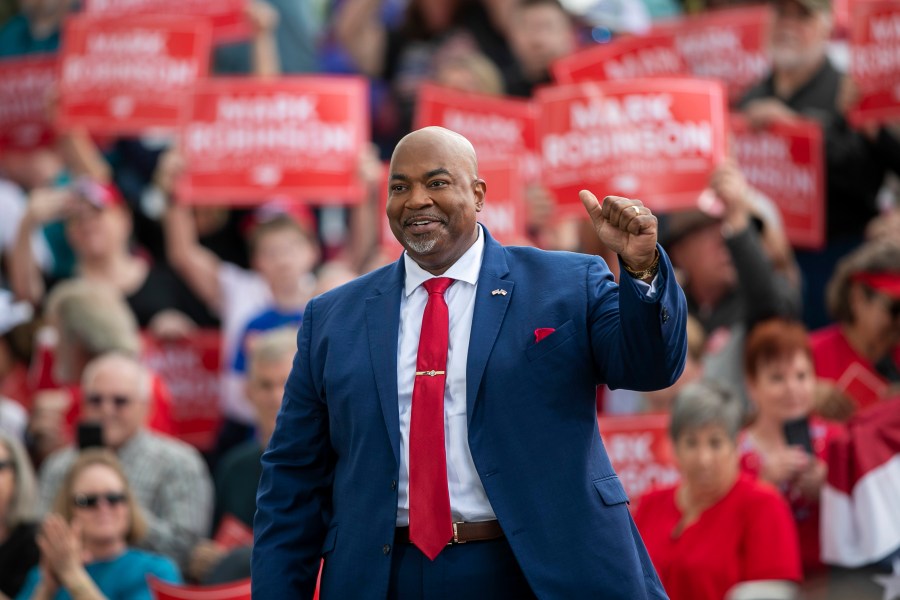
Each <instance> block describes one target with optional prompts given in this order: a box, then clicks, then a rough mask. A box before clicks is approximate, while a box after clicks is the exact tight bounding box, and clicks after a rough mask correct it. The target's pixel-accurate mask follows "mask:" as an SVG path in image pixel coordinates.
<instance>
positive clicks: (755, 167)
mask: <svg viewBox="0 0 900 600" xmlns="http://www.w3.org/2000/svg"><path fill="white" fill-rule="evenodd" d="M731 130H732V133H733V135H734V149H735V156H736V158H737V161H738V164H740V166H741V171H742V172H743V173H744V177H746V178H747V181H748V182H749V183H750V184H751V185H752V186H753V187H755V188H756V189H758V190H759V191H761V192H762V193H763V194H765V195H766V196H768V197H769V198H770V199H771V200H772V201H773V202H774V203H775V205H776V206H778V210H779V211H780V212H781V217H782V219H783V220H784V229H785V234H786V235H787V238H788V240H790V242H791V244H793V245H794V246H798V247H801V248H821V247H822V245H823V244H824V243H825V158H824V148H823V142H822V129H821V127H820V126H819V124H818V123H817V122H815V121H807V120H803V121H799V120H798V121H796V122H794V123H776V124H773V125H771V126H769V127H768V128H766V129H763V130H753V129H751V128H750V125H749V124H748V123H747V121H746V119H744V118H743V117H741V116H740V115H735V114H733V115H731Z"/></svg>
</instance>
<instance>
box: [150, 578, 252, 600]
mask: <svg viewBox="0 0 900 600" xmlns="http://www.w3.org/2000/svg"><path fill="white" fill-rule="evenodd" d="M147 584H148V585H149V586H150V592H151V593H152V594H153V597H154V598H155V599H156V600H250V580H249V579H242V580H240V581H235V582H232V583H225V584H222V585H179V584H174V583H168V582H165V581H162V580H160V579H157V578H156V577H147Z"/></svg>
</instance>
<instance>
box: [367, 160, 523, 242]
mask: <svg viewBox="0 0 900 600" xmlns="http://www.w3.org/2000/svg"><path fill="white" fill-rule="evenodd" d="M519 173H520V166H519V165H516V164H514V163H509V162H505V161H496V160H495V161H485V162H480V163H479V165H478V176H479V177H481V179H484V181H485V183H486V184H487V195H486V196H485V200H484V208H482V210H481V212H480V213H478V215H477V217H476V218H477V219H478V222H479V223H482V224H483V225H484V226H485V227H487V229H488V231H490V232H491V236H492V237H493V238H494V239H495V240H497V241H498V242H500V243H501V244H506V245H513V246H522V245H528V244H529V242H528V237H527V234H526V231H525V199H524V194H525V184H524V183H523V181H522V177H521V176H520V175H519ZM389 176H390V175H389V173H388V167H385V183H384V185H383V186H382V189H383V190H385V191H384V192H383V193H382V195H381V207H380V209H381V210H380V223H381V226H380V232H381V233H380V235H381V250H382V252H384V254H385V255H386V256H388V257H390V258H391V259H396V258H398V257H399V256H400V254H402V253H403V246H402V245H401V244H400V242H398V241H397V238H396V237H395V236H394V233H393V232H392V231H391V225H390V222H389V221H388V217H387V200H388V194H389V193H390V192H389V183H390V182H389V181H388V177H389Z"/></svg>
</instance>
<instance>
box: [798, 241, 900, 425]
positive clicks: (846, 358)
mask: <svg viewBox="0 0 900 600" xmlns="http://www.w3.org/2000/svg"><path fill="white" fill-rule="evenodd" d="M826 300H827V304H828V310H829V312H830V313H831V316H832V317H833V318H834V319H835V321H837V323H836V324H835V325H832V326H830V327H826V328H824V329H820V330H818V331H815V332H813V334H812V335H811V336H810V341H811V343H812V351H813V362H814V363H815V366H816V374H817V375H818V376H819V377H820V378H821V379H825V380H827V381H831V382H834V383H835V385H836V386H837V387H838V388H839V389H840V391H841V392H843V393H844V394H845V395H847V396H848V397H849V398H850V399H851V400H852V401H853V403H854V405H855V406H854V407H855V408H856V409H864V408H866V407H867V406H870V405H872V404H875V403H877V402H880V401H882V400H886V399H888V398H893V397H898V396H900V245H898V244H897V243H896V242H890V241H887V240H884V241H873V242H869V243H867V244H864V245H863V246H861V247H859V248H858V249H857V250H855V251H854V252H852V253H850V254H849V255H847V256H846V257H845V258H844V259H843V260H841V262H839V263H838V266H837V268H836V269H835V272H834V275H833V276H832V278H831V281H830V282H829V283H828V290H827V298H826Z"/></svg>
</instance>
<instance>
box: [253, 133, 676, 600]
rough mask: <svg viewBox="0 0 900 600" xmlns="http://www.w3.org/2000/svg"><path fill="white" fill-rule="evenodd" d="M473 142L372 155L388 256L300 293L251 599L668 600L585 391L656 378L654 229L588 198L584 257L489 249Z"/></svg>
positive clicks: (410, 145)
mask: <svg viewBox="0 0 900 600" xmlns="http://www.w3.org/2000/svg"><path fill="white" fill-rule="evenodd" d="M486 190H487V183H486V182H485V181H484V180H482V179H480V178H479V177H478V163H477V159H476V155H475V151H474V148H473V147H472V145H471V143H470V142H469V141H468V140H467V139H466V138H464V137H463V136H461V135H459V134H457V133H454V132H452V131H449V130H447V129H443V128H440V127H427V128H425V129H420V130H418V131H415V132H413V133H410V134H409V135H407V136H406V137H405V138H403V140H402V141H401V142H400V143H399V144H398V145H397V147H396V149H395V150H394V154H393V157H392V159H391V166H390V184H389V198H388V201H387V210H386V212H387V215H388V220H389V222H390V226H391V230H392V232H393V233H394V236H395V237H396V238H397V239H398V241H400V243H401V244H402V245H403V246H404V248H405V250H406V251H405V253H404V255H403V256H402V257H401V258H400V259H399V260H398V261H397V262H395V263H394V264H392V265H388V266H386V267H383V268H381V269H379V270H377V271H374V272H372V273H370V274H368V275H365V276H363V277H361V278H359V279H357V280H355V281H353V282H351V283H349V284H347V285H344V286H341V287H339V288H337V289H335V290H332V291H331V292H329V293H327V294H324V295H322V296H318V297H316V298H314V299H313V300H311V301H310V302H309V303H308V304H307V307H306V311H305V314H304V317H303V325H302V327H301V333H300V336H299V338H298V353H297V356H296V358H295V360H294V368H293V370H292V372H291V376H290V378H289V379H288V382H287V386H286V388H285V398H284V402H283V406H282V410H281V413H280V414H279V417H278V422H277V424H276V426H275V431H274V433H273V435H272V439H271V441H270V442H269V447H268V449H267V451H266V452H265V453H264V454H263V458H262V464H263V472H262V477H261V479H260V488H259V494H258V496H257V513H256V519H255V521H254V532H255V535H256V539H255V546H254V553H253V563H252V570H253V594H254V596H255V597H259V598H288V597H290V598H297V597H300V598H310V597H311V596H312V594H313V590H314V587H315V583H316V575H317V573H318V570H319V563H320V558H322V557H324V570H323V571H322V578H321V593H322V598H326V599H327V598H385V597H388V598H419V597H445V596H446V595H448V594H453V595H454V596H462V597H467V598H532V597H550V598H574V597H603V598H609V599H621V600H625V599H628V600H633V599H635V598H665V591H664V590H663V589H662V586H661V585H660V583H659V580H658V579H657V577H656V574H655V572H654V570H653V567H652V565H651V563H650V559H649V557H648V555H647V553H646V552H645V550H644V547H643V544H642V542H641V540H640V537H639V536H638V535H637V530H636V529H635V526H634V523H633V522H632V520H631V517H630V515H629V512H628V509H627V507H626V504H627V502H628V497H627V495H626V494H625V491H624V489H623V488H622V484H621V482H620V481H619V478H618V477H617V476H616V474H615V472H614V470H613V469H612V466H611V465H610V462H609V458H608V456H607V454H606V452H605V450H604V448H603V443H602V441H601V439H600V435H599V431H598V429H597V420H596V406H595V393H596V386H597V384H598V383H602V382H606V383H608V384H609V385H610V386H613V387H628V388H631V389H638V390H650V389H659V388H663V387H667V386H669V385H671V384H672V383H673V382H674V381H675V380H676V379H677V378H678V376H679V375H680V373H681V371H682V369H683V366H684V360H685V354H686V352H687V348H686V346H687V344H686V336H685V318H686V314H687V306H686V303H685V300H684V295H683V294H682V292H681V290H680V288H679V287H678V285H677V283H676V282H675V279H674V277H673V273H672V267H671V264H670V263H669V260H668V258H667V256H666V255H665V252H664V250H663V249H662V248H661V247H660V246H659V245H658V244H657V219H656V217H655V216H654V215H653V214H652V213H651V212H650V210H649V209H647V208H646V207H645V206H644V205H643V203H642V202H640V201H638V200H630V199H627V198H620V197H615V196H609V197H607V198H605V199H604V201H603V203H602V205H601V203H600V202H599V201H598V200H597V198H596V197H595V196H594V195H593V194H592V193H590V192H588V191H582V192H581V194H580V198H581V201H582V203H583V205H584V207H585V209H586V210H587V212H588V214H589V215H590V217H591V220H592V222H593V224H594V227H595V231H596V234H597V236H598V237H599V238H600V240H601V241H603V242H604V243H605V244H606V245H607V246H609V247H610V248H611V249H612V250H613V251H614V252H616V253H617V254H618V256H619V260H620V261H621V262H620V264H621V267H622V269H623V270H624V271H625V272H626V274H625V275H623V277H622V279H621V284H620V285H617V284H616V283H615V281H614V279H613V277H612V274H611V273H610V271H609V268H608V267H607V266H606V263H605V262H604V261H603V260H602V259H600V258H599V257H589V256H583V255H577V254H571V253H562V252H546V251H542V250H538V249H535V248H524V247H504V246H501V245H500V244H499V243H497V242H496V241H495V240H494V239H493V237H491V235H490V233H489V232H488V230H487V228H486V227H484V226H482V225H480V224H479V223H478V222H477V220H476V219H477V215H478V212H480V211H481V209H482V208H483V206H484V203H485V197H486Z"/></svg>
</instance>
